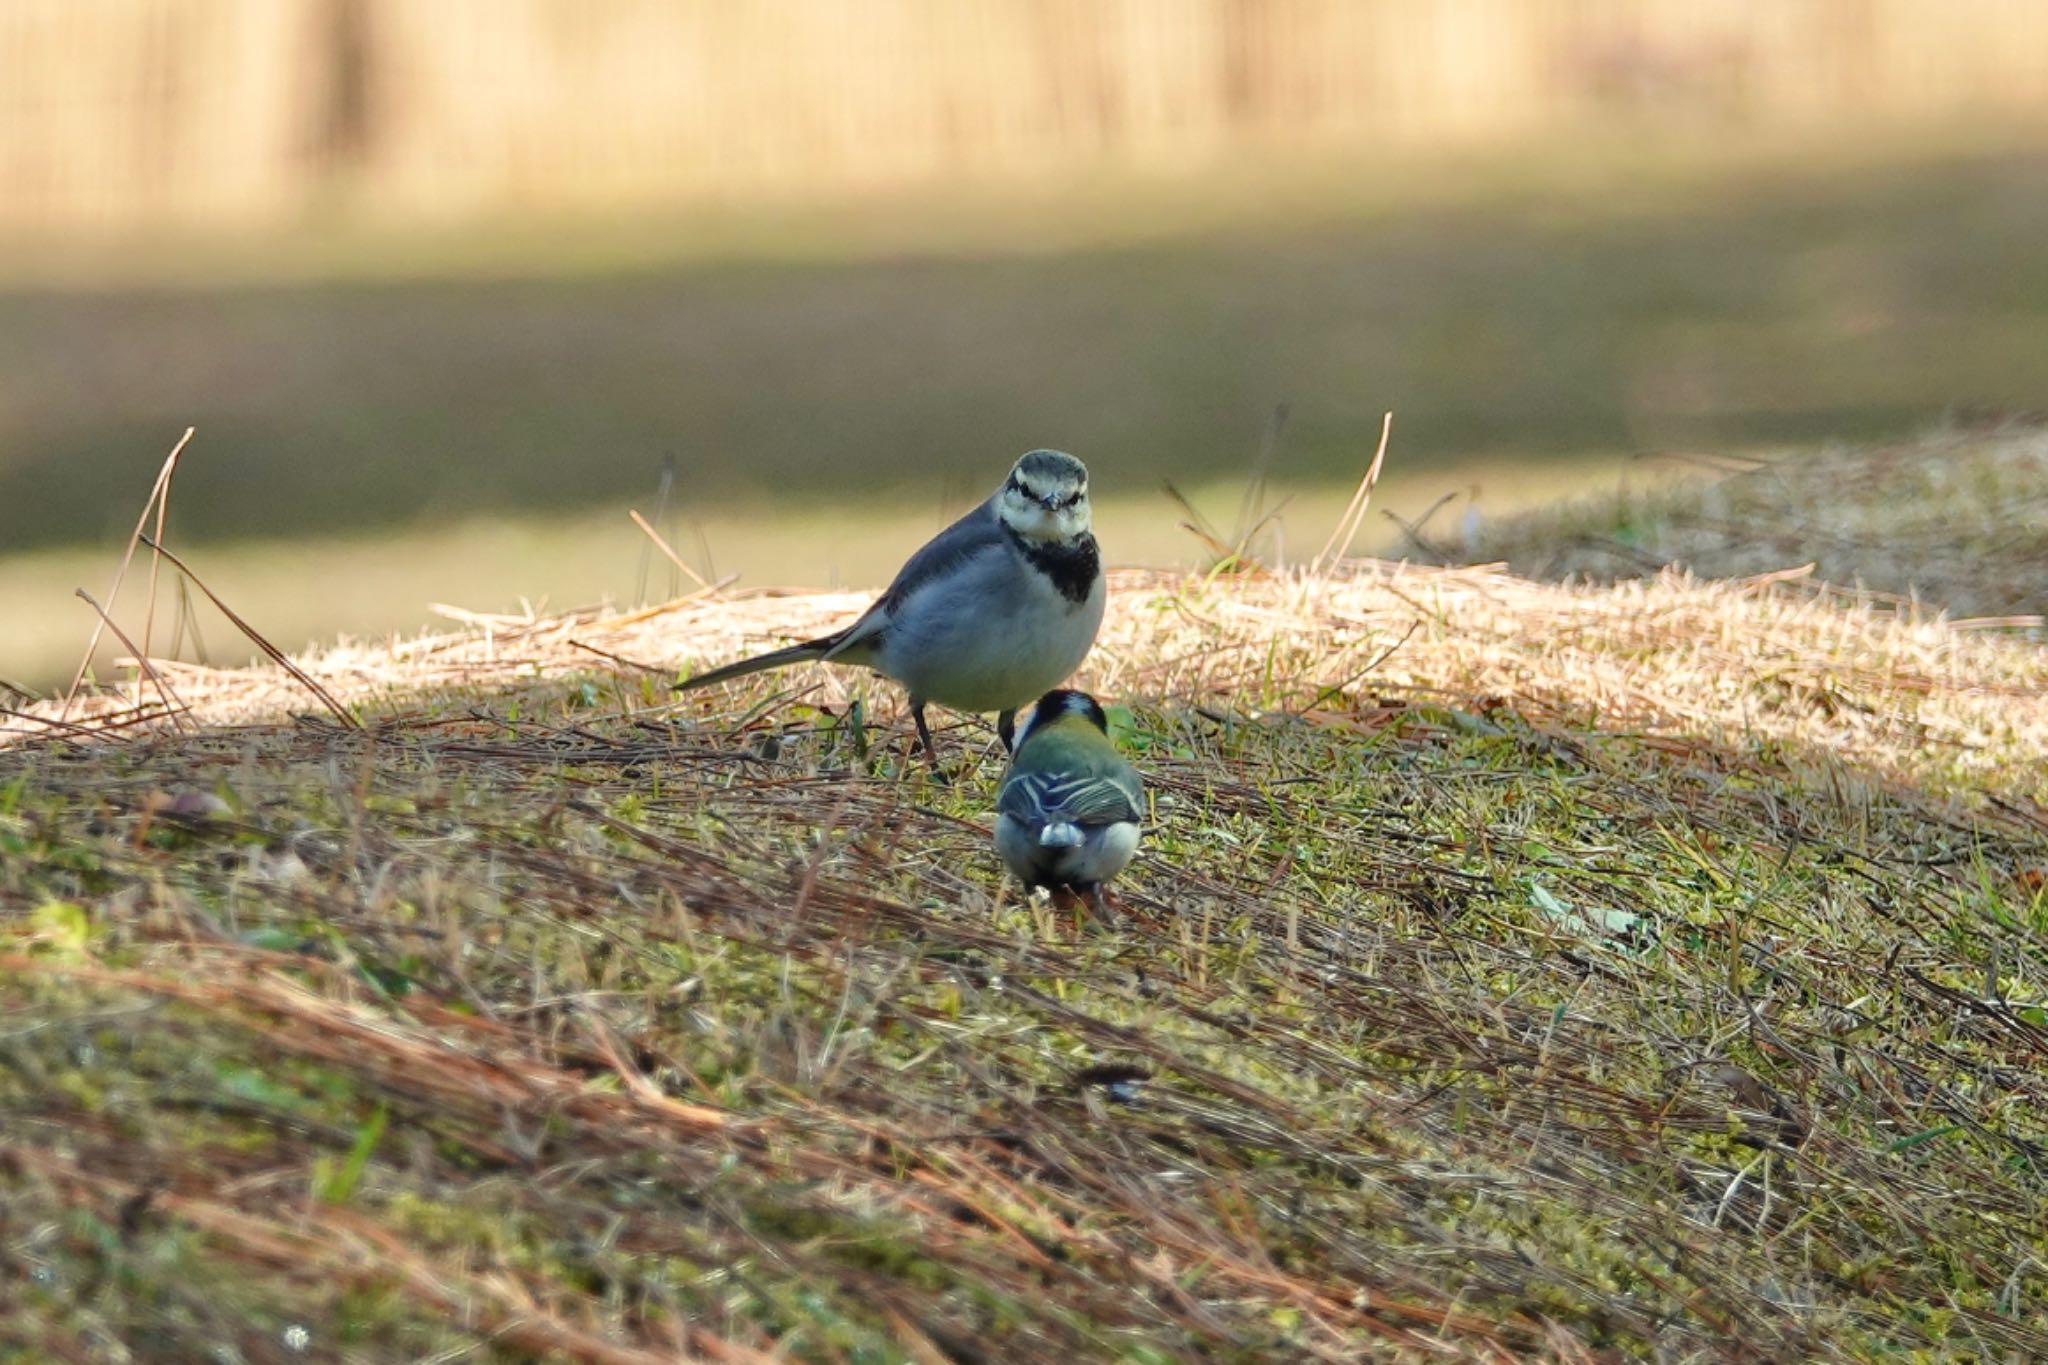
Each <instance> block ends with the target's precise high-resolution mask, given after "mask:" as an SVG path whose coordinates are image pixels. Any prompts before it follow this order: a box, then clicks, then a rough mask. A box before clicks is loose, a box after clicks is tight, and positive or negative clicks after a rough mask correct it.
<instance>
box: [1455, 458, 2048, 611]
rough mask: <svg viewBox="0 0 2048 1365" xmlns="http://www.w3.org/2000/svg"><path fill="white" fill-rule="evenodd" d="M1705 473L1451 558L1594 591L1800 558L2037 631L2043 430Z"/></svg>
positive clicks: (1598, 504)
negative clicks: (1565, 580)
mask: <svg viewBox="0 0 2048 1365" xmlns="http://www.w3.org/2000/svg"><path fill="white" fill-rule="evenodd" d="M1716 463H1717V464H1718V465H1719V468H1718V469H1717V470H1716V471H1715V473H1716V475H1717V476H1712V477H1701V478H1692V479H1683V480H1677V481H1664V482H1660V483H1658V484H1657V485H1656V486H1655V487H1653V488H1650V489H1647V490H1635V491H1630V490H1624V491H1622V492H1620V493H1603V494H1600V495H1596V496H1593V497H1589V498H1583V499H1579V500H1577V501H1573V502H1567V503H1563V504H1558V505H1554V506H1550V507H1545V508H1542V509H1540V510H1538V511H1535V512H1531V513H1529V514H1527V515H1524V516H1518V517H1513V518H1509V519H1507V520H1505V521H1502V522H1500V523H1498V524H1496V525H1493V526H1489V527H1486V528H1485V529H1484V530H1483V531H1482V532H1481V533H1480V534H1479V535H1477V536H1476V537H1475V538H1474V539H1473V541H1472V542H1471V544H1470V545H1468V546H1465V547H1461V548H1462V552H1463V554H1464V555H1465V556H1466V557H1469V558H1473V559H1478V560H1492V561H1499V562H1501V563H1504V564H1506V565H1507V566H1508V567H1509V568H1511V569H1513V570H1514V571H1515V572H1517V573H1521V574H1527V575H1529V576H1531V577H1535V578H1561V577H1579V578H1585V579H1588V580H1591V581H1594V582H1612V581H1615V580H1617V579H1624V578H1637V577H1642V576H1643V575H1645V574H1655V573H1659V572H1661V571H1663V570H1664V569H1665V568H1667V567H1669V566H1672V565H1678V566H1681V567H1683V568H1685V569H1687V570H1689V571H1691V572H1693V573H1696V574H1699V575H1701V576H1703V577H1710V578H1731V577H1735V576H1738V575H1743V574H1756V573H1762V572H1767V571H1770V570H1773V569H1777V568H1779V567H1781V566H1783V565H1786V564H1796V563H1798V562H1799V561H1800V560H1802V559H1804V560H1808V561H1810V562H1811V564H1812V566H1813V571H1814V572H1815V573H1816V574H1817V575H1818V576H1819V577H1821V578H1823V579H1825V580H1827V581H1828V582H1832V583H1852V584H1858V585H1860V586H1862V587H1863V588H1865V589H1868V590H1870V591H1872V592H1878V593H1884V594H1887V595H1889V596H1891V597H1893V598H1896V599H1899V600H1901V601H1906V602H1916V603H1932V604H1938V605H1940V606H1941V607H1943V608H1946V609H1947V610H1948V611H1949V612H1951V613H1952V614H1954V615H1955V616H1958V617H1961V618H1964V619H1968V620H1977V621H1979V622H1980V623H1982V624H1987V625H1992V626H1999V627H2012V628H2018V629H2031V630H2034V631H2036V632H2040V631H2041V629H2042V616H2041V613H2042V611H2043V609H2044V604H2048V423H2043V422H2042V421H2041V420H2040V419H2039V418H2035V419H2032V420H1997V421H1992V422H1989V423H1986V424H1982V425H1979V426H1977V427H1974V428H1971V427H1957V428H1953V429H1950V430H1947V431H1943V432H1938V433H1935V434H1933V435H1930V436H1927V437H1923V438H1921V439H1918V440H1913V441H1905V442H1900V443H1898V444H1895V445H1890V446H1878V447H1862V446H1840V447H1836V448H1834V449H1829V450H1822V451H1801V452H1798V453H1796V454H1792V455H1788V456H1785V457H1783V458H1779V459H1763V460H1739V461H1736V460H1730V461H1719V462H1716ZM2036 638H2039V636H2038V634H2037V637H2036Z"/></svg>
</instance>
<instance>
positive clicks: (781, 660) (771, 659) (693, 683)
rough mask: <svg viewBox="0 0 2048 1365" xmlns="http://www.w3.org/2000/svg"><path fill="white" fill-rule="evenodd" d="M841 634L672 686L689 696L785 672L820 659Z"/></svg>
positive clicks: (746, 660) (724, 668)
mask: <svg viewBox="0 0 2048 1365" xmlns="http://www.w3.org/2000/svg"><path fill="white" fill-rule="evenodd" d="M845 633H846V632H844V631H841V632H839V634H838V635H824V636H820V637H819V638H818V639H815V640H806V641H804V642H803V643H802V644H800V645H791V646H789V647H788V648H787V649H778V650H775V651H773V652H772V653H768V654H756V655H755V656H754V657H753V658H751V659H741V660H740V661H739V662H738V663H736V664H727V665H726V666H725V667H723V668H714V669H712V670H711V671H710V672H709V673H699V674H698V675H697V676H696V677H694V678H691V679H689V680H687V681H685V682H681V683H678V684H676V690H677V691H678V692H689V691H692V690H694V689H696V688H699V687H709V686H711V685H712V684H713V683H722V682H730V681H731V680H732V679H734V678H744V677H746V676H747V675H748V674H749V673H765V672H767V671H768V670H769V669H771V668H787V667H789V665H791V664H801V663H809V662H810V661H811V660H813V659H822V658H824V657H825V656H826V655H827V654H830V653H831V652H832V647H833V646H834V645H836V644H838V643H839V639H840V636H841V635H844V634H845Z"/></svg>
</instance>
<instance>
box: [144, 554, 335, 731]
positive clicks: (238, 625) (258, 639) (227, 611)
mask: <svg viewBox="0 0 2048 1365" xmlns="http://www.w3.org/2000/svg"><path fill="white" fill-rule="evenodd" d="M136 535H137V537H138V538H139V539H140V540H141V541H142V543H143V544H144V545H147V546H149V548H150V549H152V550H155V551H157V552H158V553H159V554H161V555H162V556H163V557H164V558H165V559H168V560H170V561H171V564H172V565H173V566H174V567H175V568H176V569H177V570H178V572H179V573H182V574H184V575H185V577H186V578H187V579H189V580H191V583H192V586H193V587H195V588H197V589H199V591H201V592H203V593H205V594H206V600H207V601H209V602H211V603H213V605H214V606H216V607H218V608H220V614H221V615H223V616H225V617H227V618H228V621H229V622H230V623H231V624H232V625H233V626H234V628H235V629H236V630H239V631H241V632H242V634H243V635H245V636H247V637H248V639H249V643H251V644H253V645H255V646H256V648H258V649H260V650H262V651H263V654H264V657H266V658H268V659H269V660H270V661H271V662H272V663H274V664H276V665H277V666H278V667H279V668H281V669H283V670H284V671H285V672H287V673H289V674H291V675H292V677H294V678H296V679H297V680H298V682H299V684H300V685H301V686H303V687H304V688H305V689H306V690H307V691H308V692H311V693H312V694H313V695H314V696H315V697H318V698H319V699H320V703H321V705H323V706H325V707H326V708H327V709H328V710H329V711H330V712H332V713H333V715H334V718H335V719H336V720H337V721H339V722H341V724H342V725H343V726H345V727H346V728H348V729H350V730H360V729H362V728H363V727H362V725H361V724H359V723H358V722H357V720H356V718H355V717H354V716H352V715H350V714H349V713H348V711H347V710H346V709H345V708H343V706H342V704H341V703H340V702H338V701H336V700H335V699H334V694H333V693H331V692H329V691H328V690H327V689H326V688H324V687H322V686H321V685H320V684H319V683H317V682H315V681H314V680H313V677H312V675H311V674H309V673H307V672H306V670H304V669H303V668H300V667H299V666H298V665H297V664H295V663H293V662H292V661H291V660H290V659H289V658H287V657H286V656H285V653H284V651H283V650H281V649H279V648H278V647H277V646H276V645H274V644H272V643H270V641H268V640H266V639H264V638H263V636H262V635H261V634H259V633H258V632H257V630H256V627H254V626H252V625H250V624H249V623H248V622H247V621H244V620H243V619H242V618H241V617H240V616H239V615H237V614H236V612H235V609H234V608H233V607H230V606H229V605H228V604H227V603H225V602H223V601H221V600H220V595H219V594H218V593H216V592H214V590H213V589H212V588H209V587H207V586H206V581H205V580H204V579H202V578H200V576H199V575H198V574H196V573H193V572H192V569H191V566H189V565H188V564H186V563H185V561H184V560H182V559H180V558H178V557H177V556H176V555H174V554H172V553H171V552H170V551H169V550H167V549H165V548H164V547H163V546H161V545H159V544H157V543H156V542H155V541H153V540H151V539H150V538H149V537H148V536H145V535H142V534H141V532H139V531H138V532H137V533H136Z"/></svg>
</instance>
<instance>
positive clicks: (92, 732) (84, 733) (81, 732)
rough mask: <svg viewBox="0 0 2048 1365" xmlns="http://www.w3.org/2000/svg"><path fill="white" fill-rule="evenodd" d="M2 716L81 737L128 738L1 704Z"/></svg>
mask: <svg viewBox="0 0 2048 1365" xmlns="http://www.w3.org/2000/svg"><path fill="white" fill-rule="evenodd" d="M0 716H6V717H7V718H8V719H10V720H25V721H27V722H28V723H29V724H31V725H46V726H48V727H49V728H50V729H52V730H58V731H62V732H63V733H64V734H67V735H77V736H79V737H80V738H81V739H108V738H112V739H118V740H121V741H122V742H123V743H126V742H127V739H128V737H127V736H126V735H123V734H118V733H115V732H114V731H111V730H107V729H104V728H102V727H100V726H97V725H80V724H78V723H77V722H75V721H68V720H55V719H52V718H51V717H49V716H38V715H32V714H31V713H29V712H27V711H17V710H15V709H14V708H13V707H11V706H0Z"/></svg>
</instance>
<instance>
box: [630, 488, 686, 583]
mask: <svg viewBox="0 0 2048 1365" xmlns="http://www.w3.org/2000/svg"><path fill="white" fill-rule="evenodd" d="M675 481H676V461H675V457H674V456H673V455H671V456H669V457H668V458H667V459H665V460H663V461H662V462H661V482H660V483H659V484H658V485H657V486H656V488H655V492H654V519H655V520H656V521H660V520H661V518H662V516H663V514H665V513H666V512H667V511H668V494H669V489H670V488H672V487H673V486H674V485H675ZM653 555H654V547H653V546H652V545H642V546H641V547H640V579H639V582H638V583H636V584H635V585H634V589H633V600H634V601H635V602H638V603H643V604H644V603H645V602H646V601H647V570H648V568H649V567H650V565H649V562H648V561H649V560H650V559H651V558H652V557H653ZM675 587H676V584H675V582H674V581H673V580H671V581H670V583H669V596H671V597H673V596H675Z"/></svg>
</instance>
